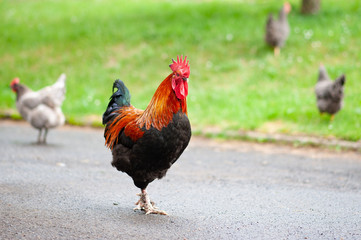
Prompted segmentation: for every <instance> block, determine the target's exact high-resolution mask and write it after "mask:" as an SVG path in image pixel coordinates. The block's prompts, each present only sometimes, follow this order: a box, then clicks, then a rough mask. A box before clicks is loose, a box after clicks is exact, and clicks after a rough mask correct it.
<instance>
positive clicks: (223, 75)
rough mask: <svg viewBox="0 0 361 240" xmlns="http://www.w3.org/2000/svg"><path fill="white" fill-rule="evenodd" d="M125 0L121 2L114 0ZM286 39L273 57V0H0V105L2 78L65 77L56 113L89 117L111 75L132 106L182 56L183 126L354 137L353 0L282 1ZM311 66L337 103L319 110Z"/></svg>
mask: <svg viewBox="0 0 361 240" xmlns="http://www.w3.org/2000/svg"><path fill="white" fill-rule="evenodd" d="M125 2H126V3H125ZM290 2H291V5H292V12H291V13H290V15H289V17H288V19H289V23H290V26H291V33H290V37H289V39H288V41H287V43H286V46H285V47H284V48H283V49H282V50H281V55H280V56H279V57H276V58H275V57H274V56H273V51H272V49H270V48H269V47H267V46H266V45H265V43H264V32H265V31H264V28H265V21H266V18H267V16H268V14H269V13H270V12H273V13H278V11H279V9H280V7H281V6H282V3H283V2H282V1H279V0H253V1H241V0H238V1H237V0H227V1H222V0H208V1H193V0H180V1H166V0H158V1H155V0H154V1H110V0H93V1H85V0H78V1H73V0H62V1H60V0H59V1H58V0H52V1H41V0H26V1H25V0H1V1H0V79H1V82H0V94H1V95H0V110H1V111H3V112H4V111H6V110H8V109H15V108H16V107H15V94H14V93H13V92H12V91H11V90H10V88H9V83H10V81H11V80H12V79H13V78H14V77H19V78H20V80H21V82H22V83H24V84H26V85H27V86H29V87H31V88H32V89H34V90H38V89H40V88H42V87H43V86H45V85H49V84H52V83H53V82H55V80H56V79H57V78H58V76H59V75H60V74H61V73H62V72H64V73H66V74H67V82H66V84H67V94H66V100H65V102H64V104H63V111H64V114H65V115H66V118H67V120H68V121H69V122H71V123H79V122H82V121H85V119H87V118H91V119H92V120H93V121H95V122H96V123H100V122H101V115H102V113H103V112H104V110H105V108H106V106H107V103H108V100H109V97H110V95H111V89H112V83H113V81H114V80H115V79H117V78H120V79H122V80H123V81H124V82H125V83H126V85H127V87H128V88H129V90H130V92H131V95H132V104H133V105H134V106H135V107H137V108H142V109H144V108H145V107H146V106H147V104H148V103H149V101H150V99H151V97H152V96H153V93H154V92H155V89H156V88H157V86H158V85H159V83H160V82H161V81H162V80H163V79H164V78H165V77H166V76H167V75H168V74H169V73H170V69H169V67H168V65H169V64H170V63H171V59H172V58H176V56H177V55H180V54H184V55H187V56H188V59H189V61H190V66H191V76H190V82H189V95H188V109H189V110H188V111H189V117H190V120H191V123H192V126H193V128H194V129H195V131H196V132H201V131H202V129H205V128H209V127H211V128H216V129H219V130H239V129H241V130H257V131H262V132H280V133H287V134H307V135H316V136H335V137H338V138H341V139H347V140H353V141H356V140H358V139H360V138H361V87H360V77H359V75H360V67H361V64H360V56H361V50H360V39H361V24H360V23H361V3H360V1H359V0H348V1H339V0H327V1H322V6H321V11H320V12H319V14H317V15H310V16H308V15H307V16H306V15H302V14H301V13H300V5H301V0H293V1H290ZM321 62H322V63H323V64H324V65H325V66H326V68H327V69H328V71H329V75H330V77H331V78H333V79H334V78H336V77H337V76H339V75H340V74H342V73H345V74H346V89H345V106H344V109H342V110H341V111H340V112H339V113H338V114H337V115H336V117H335V119H334V121H333V122H330V117H329V116H327V115H325V116H320V115H319V113H318V110H317V108H316V104H315V102H316V101H315V96H314V90H313V88H314V85H315V83H316V81H317V75H318V66H319V64H320V63H321Z"/></svg>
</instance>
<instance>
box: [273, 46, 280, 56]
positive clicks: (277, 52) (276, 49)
mask: <svg viewBox="0 0 361 240" xmlns="http://www.w3.org/2000/svg"><path fill="white" fill-rule="evenodd" d="M280 52H281V49H280V48H279V47H275V48H274V49H273V53H274V55H275V56H278V55H280Z"/></svg>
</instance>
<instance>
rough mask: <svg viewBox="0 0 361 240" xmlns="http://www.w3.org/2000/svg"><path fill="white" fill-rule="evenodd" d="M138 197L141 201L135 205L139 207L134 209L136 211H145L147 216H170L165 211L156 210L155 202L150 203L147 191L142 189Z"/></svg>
mask: <svg viewBox="0 0 361 240" xmlns="http://www.w3.org/2000/svg"><path fill="white" fill-rule="evenodd" d="M138 196H140V199H139V201H138V202H136V203H135V205H137V206H136V207H135V208H134V210H143V211H144V212H145V214H147V215H148V214H151V213H152V214H161V215H168V214H167V213H166V212H165V211H162V210H157V209H156V207H155V204H154V202H152V201H150V198H149V196H148V193H147V191H146V190H145V189H142V192H141V193H139V194H138Z"/></svg>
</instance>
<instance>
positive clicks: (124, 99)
mask: <svg viewBox="0 0 361 240" xmlns="http://www.w3.org/2000/svg"><path fill="white" fill-rule="evenodd" d="M115 88H117V89H118V90H117V91H116V92H114V89H115ZM124 106H130V94H129V90H128V88H127V87H126V86H125V84H124V83H123V81H121V80H119V79H117V80H115V81H114V84H113V94H112V96H111V97H110V102H109V104H108V107H107V109H106V110H105V112H104V114H103V125H105V124H107V123H108V122H109V120H111V119H112V118H113V117H114V116H115V115H117V114H116V113H115V111H116V110H118V109H119V108H121V107H124Z"/></svg>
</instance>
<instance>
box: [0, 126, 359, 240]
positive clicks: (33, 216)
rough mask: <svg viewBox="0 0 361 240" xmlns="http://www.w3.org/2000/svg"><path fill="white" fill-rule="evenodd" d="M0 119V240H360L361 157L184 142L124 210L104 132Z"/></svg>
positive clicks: (125, 197) (123, 190)
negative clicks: (41, 131) (143, 208)
mask: <svg viewBox="0 0 361 240" xmlns="http://www.w3.org/2000/svg"><path fill="white" fill-rule="evenodd" d="M36 137H37V131H36V130H34V129H32V128H31V127H30V126H29V125H27V124H24V123H23V122H20V123H19V122H9V121H0V239H361V155H360V153H356V152H332V151H326V150H319V149H315V148H297V149H294V148H290V147H287V146H277V145H272V144H263V145H258V144H253V143H245V142H235V141H233V142H229V141H227V142H225V141H222V142H220V141H214V140H206V139H201V138H196V137H194V138H192V140H191V143H190V146H189V147H188V148H187V150H186V151H185V152H184V154H183V155H182V156H181V158H180V159H179V160H178V162H177V163H176V164H175V165H174V166H173V167H172V168H171V169H170V171H168V174H167V176H166V177H165V178H163V179H161V180H156V181H154V182H153V183H151V184H150V185H149V187H148V193H149V194H150V197H151V198H152V199H153V200H154V201H155V202H156V203H157V205H158V206H159V207H160V209H162V210H165V211H167V212H168V214H169V216H159V215H144V214H143V213H142V212H139V211H138V212H134V211H133V210H132V209H133V207H134V203H135V202H136V201H137V198H138V197H137V196H136V193H138V192H139V190H138V189H137V188H136V187H135V186H134V185H133V182H132V180H131V179H130V178H129V177H128V176H127V175H126V174H124V173H120V172H118V171H116V169H114V168H113V167H111V165H110V161H111V153H110V151H109V150H108V149H106V148H105V146H104V140H103V131H102V130H101V129H89V128H78V127H68V126H65V127H62V128H59V129H55V130H53V131H50V132H49V135H48V142H49V144H48V145H46V146H41V145H36V144H35V140H36Z"/></svg>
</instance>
